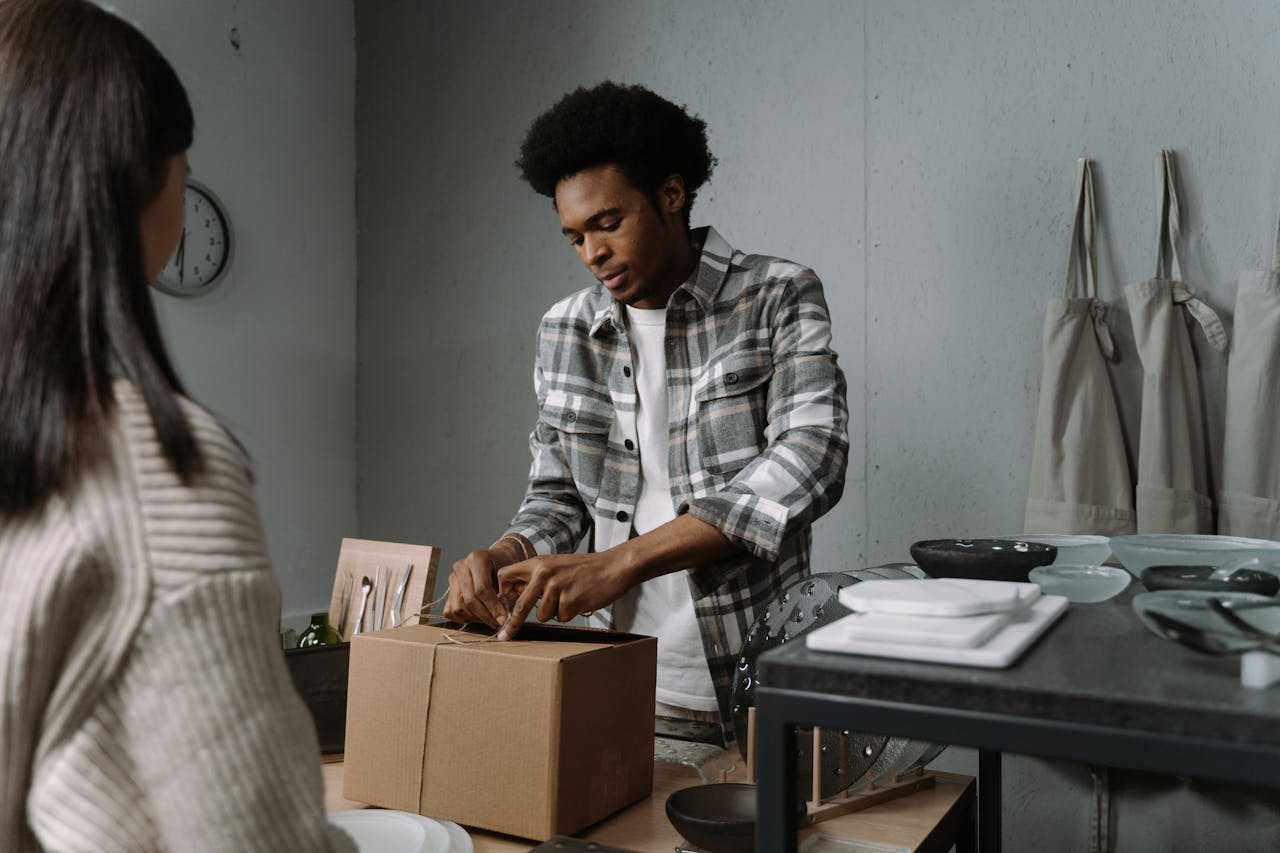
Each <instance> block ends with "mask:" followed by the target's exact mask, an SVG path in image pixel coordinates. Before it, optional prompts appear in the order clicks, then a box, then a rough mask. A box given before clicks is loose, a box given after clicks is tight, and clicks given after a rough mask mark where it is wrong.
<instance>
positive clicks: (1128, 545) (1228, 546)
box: [1111, 533, 1280, 578]
mask: <svg viewBox="0 0 1280 853" xmlns="http://www.w3.org/2000/svg"><path fill="white" fill-rule="evenodd" d="M1111 553H1113V554H1115V555H1116V559H1117V560H1119V561H1120V563H1121V564H1122V565H1123V566H1124V567H1125V568H1126V569H1128V570H1129V573H1130V574H1132V575H1133V576H1134V577H1136V578H1140V577H1142V571H1143V569H1149V568H1151V567H1152V566H1213V567H1214V568H1216V569H1218V568H1222V567H1223V566H1224V565H1226V564H1227V563H1229V562H1232V561H1234V560H1241V559H1245V558H1248V557H1257V558H1258V559H1259V560H1261V561H1262V562H1263V563H1264V564H1265V563H1268V562H1274V563H1275V564H1276V569H1275V571H1276V572H1280V542H1275V541H1272V540H1270V539H1246V538H1244V537H1243V536H1213V535H1210V534H1192V533H1139V534H1135V535H1131V536H1113V537H1111Z"/></svg>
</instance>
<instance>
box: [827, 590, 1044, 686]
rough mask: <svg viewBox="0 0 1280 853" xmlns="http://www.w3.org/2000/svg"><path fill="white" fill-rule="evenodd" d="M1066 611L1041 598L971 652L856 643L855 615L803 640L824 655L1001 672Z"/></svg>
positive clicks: (921, 645) (922, 645)
mask: <svg viewBox="0 0 1280 853" xmlns="http://www.w3.org/2000/svg"><path fill="white" fill-rule="evenodd" d="M1029 586H1034V584H1029ZM1038 592H1039V590H1038V589H1037V593H1038ZM1066 609H1067V600H1066V599H1065V598H1063V597H1062V596H1060V595H1041V596H1040V597H1039V598H1037V599H1035V601H1034V602H1033V603H1032V604H1031V605H1030V606H1029V607H1024V608H1023V609H1022V610H1020V611H1018V612H1017V613H1015V614H1014V616H1013V618H1012V619H1010V620H1009V624H1007V625H1006V626H1005V627H1004V628H1002V629H1001V630H1000V631H998V632H997V633H996V634H995V636H993V637H992V638H991V639H990V640H987V642H986V643H984V644H983V645H981V646H978V647H976V648H971V649H966V648H948V647H946V646H938V645H934V644H933V643H931V642H930V641H929V638H928V637H921V638H920V642H919V643H875V642H870V641H863V640H855V639H852V638H850V637H849V634H848V630H847V622H846V620H848V619H852V618H856V615H853V614H851V615H850V616H846V617H844V618H843V619H837V620H836V621H835V622H832V623H831V624H830V625H826V626H823V627H822V628H815V629H814V630H812V631H810V632H809V633H807V634H805V635H804V640H805V645H807V646H808V647H809V648H811V649H816V650H818V651H824V652H842V653H844V654H853V655H871V656H873V657H882V658H899V659H902V660H914V661H922V662H924V663H947V664H961V665H967V666H981V667H988V668H991V669H1001V668H1003V667H1006V666H1010V665H1012V664H1013V662H1014V661H1016V660H1017V659H1018V658H1019V657H1020V656H1021V655H1022V653H1023V652H1024V651H1026V650H1027V648H1028V647H1029V646H1030V645H1031V644H1032V643H1033V642H1035V640H1036V638H1038V637H1039V636H1040V635H1041V634H1043V633H1044V632H1045V631H1047V630H1048V629H1049V626H1050V625H1052V624H1053V623H1054V622H1056V621H1057V620H1058V617H1059V616H1061V615H1062V614H1063V612H1064V611H1065V610H1066Z"/></svg>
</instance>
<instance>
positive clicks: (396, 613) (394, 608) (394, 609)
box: [391, 563, 413, 628]
mask: <svg viewBox="0 0 1280 853" xmlns="http://www.w3.org/2000/svg"><path fill="white" fill-rule="evenodd" d="M411 574H413V563H410V564H409V565H407V566H405V569H404V577H402V578H400V585H399V586H397V587H396V597H395V599H394V600H393V601H392V602H391V627H392V628H394V627H396V626H397V625H399V624H400V623H401V621H403V620H402V619H401V617H400V609H401V608H402V607H403V606H404V590H405V587H407V586H408V585H409V575H411Z"/></svg>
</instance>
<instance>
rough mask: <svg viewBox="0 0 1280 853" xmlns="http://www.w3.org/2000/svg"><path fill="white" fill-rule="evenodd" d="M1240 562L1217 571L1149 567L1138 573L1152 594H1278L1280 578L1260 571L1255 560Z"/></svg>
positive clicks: (1206, 567) (1209, 568)
mask: <svg viewBox="0 0 1280 853" xmlns="http://www.w3.org/2000/svg"><path fill="white" fill-rule="evenodd" d="M1243 562H1244V565H1243V566H1240V565H1237V564H1235V563H1228V564H1227V565H1226V566H1223V567H1222V568H1220V569H1217V568H1214V567H1213V566H1151V567H1149V568H1146V569H1143V570H1142V585H1143V586H1145V587H1146V588H1147V589H1149V590H1151V591H1152V592H1156V591H1158V590H1162V589H1202V590H1205V591H1207V592H1255V593H1257V594H1258V595H1275V594H1276V593H1277V592H1280V576H1277V575H1276V574H1275V572H1271V571H1267V570H1266V569H1264V568H1261V566H1262V565H1263V564H1262V563H1260V561H1258V560H1245V561H1243ZM1254 564H1257V565H1254Z"/></svg>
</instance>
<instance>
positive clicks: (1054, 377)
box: [1024, 159, 1134, 536]
mask: <svg viewBox="0 0 1280 853" xmlns="http://www.w3.org/2000/svg"><path fill="white" fill-rule="evenodd" d="M1075 186H1076V209H1075V224H1074V226H1073V227H1072V231H1071V253H1070V256H1069V260H1068V261H1067V284H1066V287H1065V289H1064V291H1063V295H1062V297H1061V298H1056V299H1052V300H1050V302H1049V307H1048V310H1047V311H1046V312H1045V320H1044V369H1043V374H1042V376H1041V379H1040V411H1039V414H1038V415H1037V417H1036V436H1035V446H1034V448H1033V450H1032V453H1031V484H1030V488H1029V489H1028V492H1027V512H1026V518H1025V523H1024V529H1025V531H1026V532H1028V533H1096V534H1101V535H1104V536H1118V535H1120V534H1123V533H1132V532H1133V531H1134V510H1133V486H1132V481H1131V479H1130V476H1129V459H1128V456H1127V455H1126V454H1125V447H1124V434H1123V432H1122V431H1121V428H1120V415H1119V412H1118V411H1117V409H1116V400H1115V392H1114V391H1113V390H1112V387H1111V376H1110V374H1109V373H1108V372H1107V365H1106V360H1107V359H1111V358H1114V357H1115V347H1114V345H1113V344H1112V341H1111V332H1110V331H1109V330H1108V329H1107V322H1106V314H1107V305H1106V303H1105V302H1103V301H1101V300H1100V299H1098V281H1097V279H1098V262H1097V251H1096V249H1095V248H1094V231H1095V224H1096V217H1095V214H1094V205H1093V172H1092V170H1091V169H1090V166H1089V161H1088V160H1084V159H1082V160H1080V161H1079V163H1078V164H1077V165H1076V181H1075ZM1081 279H1083V287H1081V283H1080V280H1081ZM1081 290H1083V295H1079V294H1080V293H1081Z"/></svg>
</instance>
